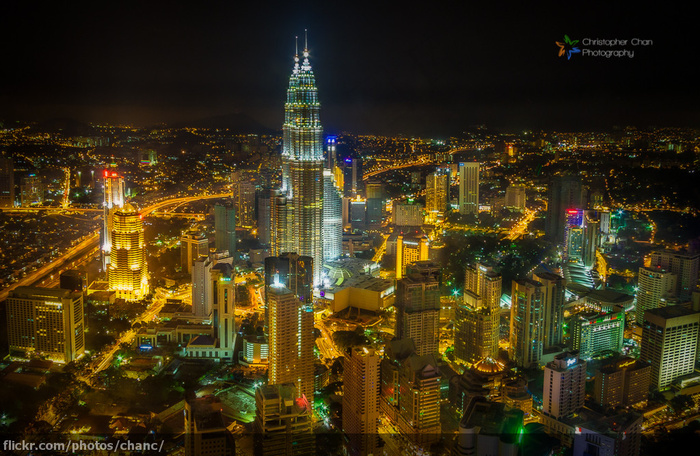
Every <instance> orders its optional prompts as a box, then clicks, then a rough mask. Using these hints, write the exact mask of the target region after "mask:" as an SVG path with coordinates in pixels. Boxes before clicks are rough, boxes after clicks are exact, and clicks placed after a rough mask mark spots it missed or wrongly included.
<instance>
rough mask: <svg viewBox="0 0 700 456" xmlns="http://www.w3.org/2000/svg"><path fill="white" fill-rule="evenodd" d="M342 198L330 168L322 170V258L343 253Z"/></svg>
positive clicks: (325, 259) (335, 256) (331, 257)
mask: <svg viewBox="0 0 700 456" xmlns="http://www.w3.org/2000/svg"><path fill="white" fill-rule="evenodd" d="M342 204H343V199H342V198H341V196H340V193H339V191H338V188H337V187H336V184H335V177H334V176H333V173H332V172H331V170H330V169H328V168H326V169H324V170H323V260H324V261H331V260H335V259H337V258H339V257H340V256H341V255H342V254H343V212H342Z"/></svg>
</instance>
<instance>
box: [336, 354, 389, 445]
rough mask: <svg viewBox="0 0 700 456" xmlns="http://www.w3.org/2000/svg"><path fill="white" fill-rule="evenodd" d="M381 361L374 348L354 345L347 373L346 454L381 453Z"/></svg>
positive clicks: (344, 409)
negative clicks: (379, 449) (379, 440)
mask: <svg viewBox="0 0 700 456" xmlns="http://www.w3.org/2000/svg"><path fill="white" fill-rule="evenodd" d="M379 362H380V355H379V353H378V352H376V351H375V350H374V349H367V348H366V347H362V348H360V347H353V348H352V349H351V350H350V351H349V352H348V354H347V356H346V357H345V363H344V372H343V390H344V391H343V433H344V434H345V442H344V443H345V448H346V450H347V451H346V454H349V455H370V454H378V448H377V444H378V443H379V442H378V438H379V436H378V435H377V432H378V431H377V427H378V425H379V386H380V376H379Z"/></svg>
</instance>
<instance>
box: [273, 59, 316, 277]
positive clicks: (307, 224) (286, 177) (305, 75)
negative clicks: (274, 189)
mask: <svg viewBox="0 0 700 456" xmlns="http://www.w3.org/2000/svg"><path fill="white" fill-rule="evenodd" d="M303 57H304V59H303V61H302V62H301V64H300V63H299V56H298V55H295V56H294V69H293V70H292V75H291V76H290V78H289V88H288V89H287V102H286V103H285V105H284V125H283V127H282V131H283V139H282V191H283V192H284V193H285V194H286V195H287V205H288V206H289V209H288V210H289V211H291V212H290V214H289V217H288V219H287V220H288V226H287V230H286V231H287V236H289V239H288V242H287V245H288V246H289V247H291V249H290V251H293V252H296V253H298V254H299V255H305V256H310V257H312V258H313V259H314V272H313V277H314V284H315V285H319V284H320V278H321V269H322V267H323V243H322V239H321V236H322V233H321V226H322V219H323V143H322V128H321V121H320V119H319V111H320V107H321V105H320V103H319V101H318V90H317V89H316V82H315V79H314V74H313V71H312V70H311V64H310V63H309V51H308V47H307V46H306V45H305V46H304V53H303ZM290 222H291V223H290Z"/></svg>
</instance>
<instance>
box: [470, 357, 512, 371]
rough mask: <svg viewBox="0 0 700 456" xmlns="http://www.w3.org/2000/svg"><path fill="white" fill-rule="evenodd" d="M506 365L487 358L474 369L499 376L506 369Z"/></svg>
mask: <svg viewBox="0 0 700 456" xmlns="http://www.w3.org/2000/svg"><path fill="white" fill-rule="evenodd" d="M504 367H505V366H504V364H503V363H502V362H500V361H496V360H495V359H493V358H491V357H486V358H484V359H482V360H481V361H479V362H478V363H476V364H475V365H474V369H476V370H478V371H479V372H484V373H486V374H497V373H499V372H501V371H502V370H503V368H504Z"/></svg>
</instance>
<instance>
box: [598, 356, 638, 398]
mask: <svg viewBox="0 0 700 456" xmlns="http://www.w3.org/2000/svg"><path fill="white" fill-rule="evenodd" d="M650 381H651V366H650V365H649V364H648V363H645V362H644V361H641V360H637V359H634V358H622V359H620V360H618V361H614V362H612V363H610V364H607V365H605V366H602V367H599V368H598V369H596V373H595V385H594V388H593V398H594V400H595V402H596V404H599V405H600V406H601V407H604V408H608V407H617V406H619V405H622V406H625V407H626V406H630V405H634V404H637V403H639V402H642V401H646V400H647V398H648V396H649V382H650Z"/></svg>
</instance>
